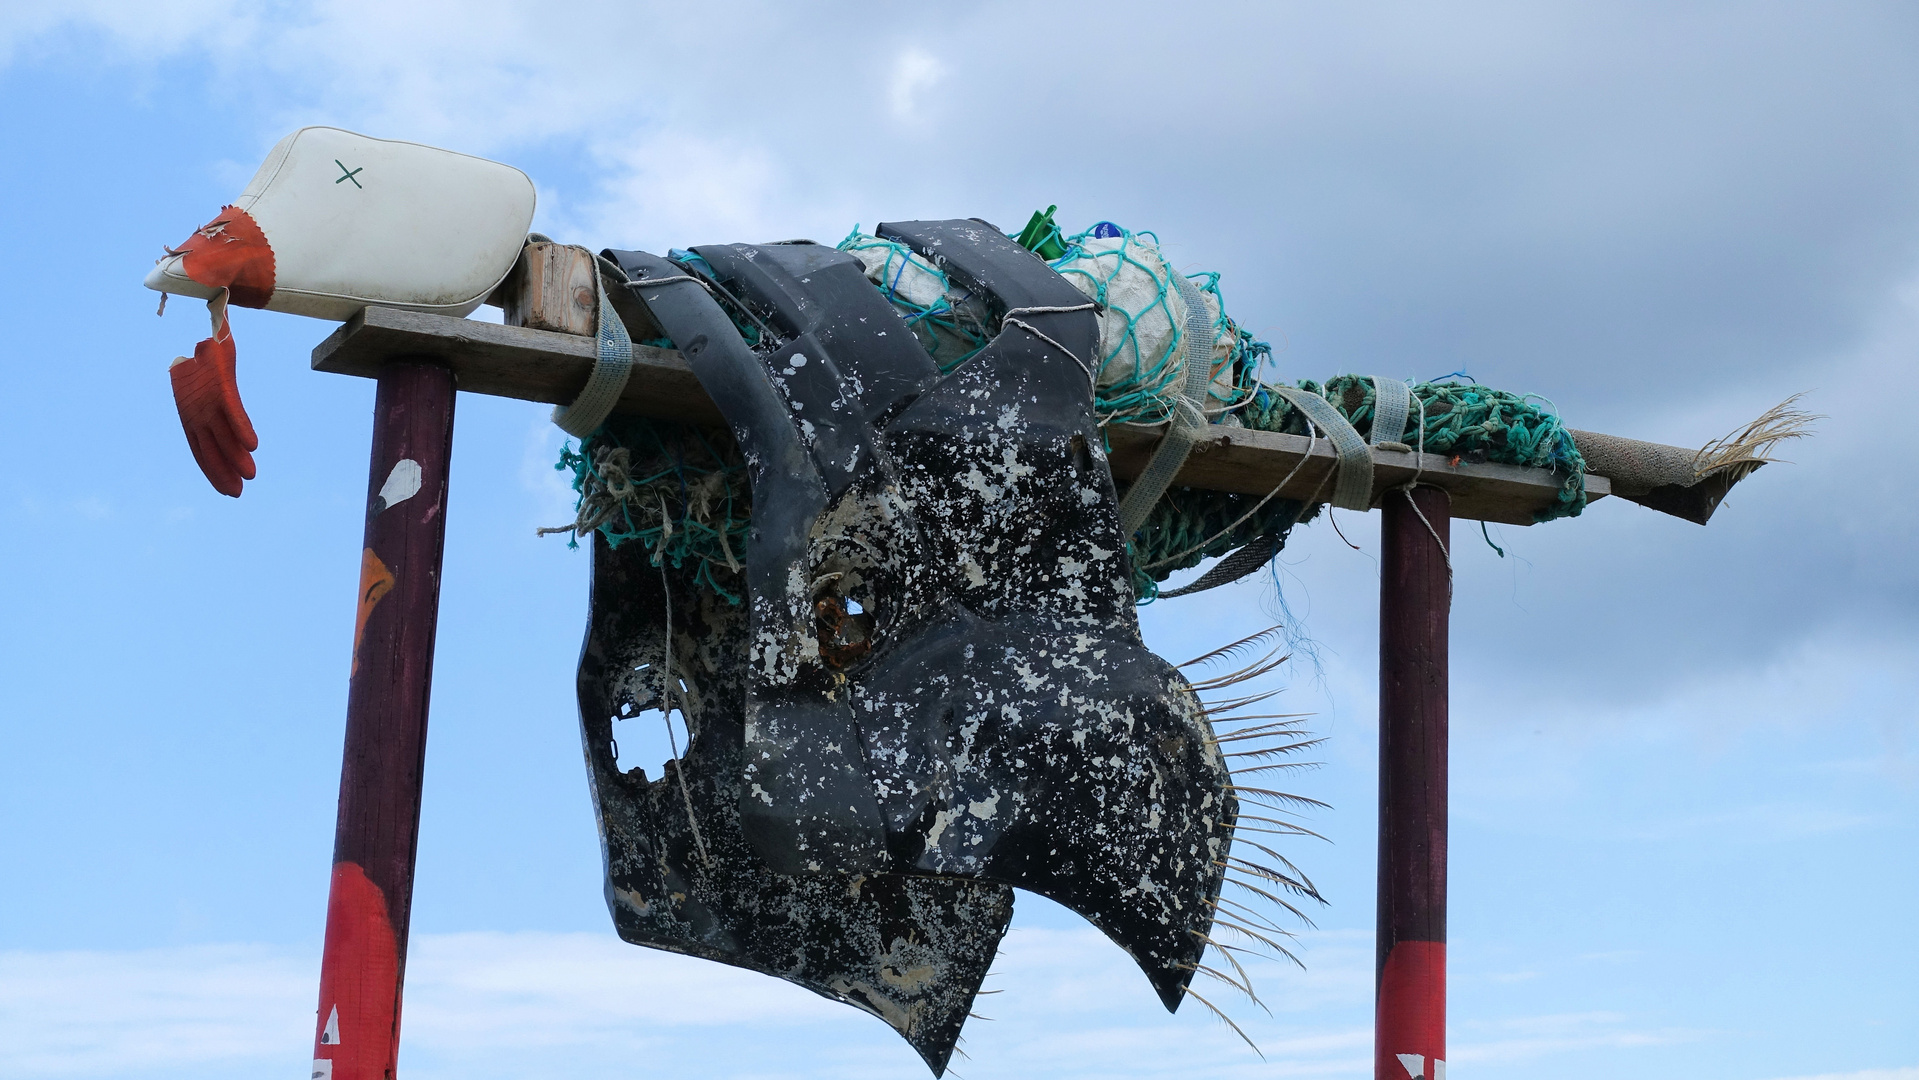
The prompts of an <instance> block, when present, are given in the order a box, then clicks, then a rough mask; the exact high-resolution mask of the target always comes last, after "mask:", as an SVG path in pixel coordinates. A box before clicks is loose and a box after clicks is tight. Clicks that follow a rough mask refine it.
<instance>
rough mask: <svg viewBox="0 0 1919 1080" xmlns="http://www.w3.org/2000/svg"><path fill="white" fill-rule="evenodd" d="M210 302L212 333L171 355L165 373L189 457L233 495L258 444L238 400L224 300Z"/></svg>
mask: <svg viewBox="0 0 1919 1080" xmlns="http://www.w3.org/2000/svg"><path fill="white" fill-rule="evenodd" d="M216 306H217V308H218V313H217V314H216V316H215V320H214V321H215V322H216V323H218V324H219V325H218V328H217V329H216V330H215V331H214V336H212V337H210V338H205V339H203V340H202V341H201V342H200V344H198V345H196V346H194V347H193V355H192V356H182V357H180V358H179V359H177V360H175V361H174V362H173V365H172V366H171V367H169V368H168V369H167V374H168V375H169V376H171V377H172V379H173V404H174V406H175V407H177V408H178V409H179V410H180V427H181V428H182V429H184V430H185V431H186V433H187V446H188V447H189V448H191V449H192V450H193V460H194V461H196V462H199V464H200V471H201V472H203V473H205V474H206V476H207V480H208V481H209V482H211V483H212V484H213V489H214V490H215V491H218V492H219V493H220V494H222V495H230V496H232V497H233V498H236V499H237V498H239V497H240V489H241V487H242V486H243V481H247V480H251V479H253V476H254V468H253V451H255V450H258V449H259V448H260V437H259V436H258V435H256V434H254V431H253V421H252V420H250V419H248V417H247V410H246V407H245V406H243V405H241V404H240V384H239V382H238V381H237V379H236V378H235V373H234V359H235V356H234V349H233V327H232V326H230V325H228V324H227V321H226V311H225V308H226V305H225V303H224V302H216Z"/></svg>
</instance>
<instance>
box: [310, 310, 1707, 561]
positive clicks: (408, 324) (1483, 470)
mask: <svg viewBox="0 0 1919 1080" xmlns="http://www.w3.org/2000/svg"><path fill="white" fill-rule="evenodd" d="M398 357H430V358H433V359H435V360H438V361H441V362H443V363H445V364H446V365H447V366H448V367H449V368H451V369H452V370H453V374H454V377H455V378H456V379H457V380H458V382H459V387H460V389H461V390H464V391H467V392H468V393H474V394H488V395H492V396H494V397H508V398H518V399H520V400H522V401H541V402H546V403H548V404H553V405H561V404H566V403H568V402H571V401H572V400H573V399H574V398H575V397H576V396H578V394H579V392H580V389H581V388H582V387H584V386H585V385H586V379H587V375H588V373H589V372H591V371H592V368H593V359H594V342H593V339H592V338H591V337H585V336H581V335H577V334H564V333H556V332H554V331H550V330H533V329H529V328H527V327H523V326H502V325H500V324H498V323H489V322H479V321H476V320H473V319H455V318H449V317H447V316H444V315H426V314H421V313H419V312H412V311H400V310H397V309H394V308H381V307H370V308H367V309H366V310H364V311H362V312H360V313H359V314H358V315H355V316H354V317H353V318H352V319H350V320H348V321H347V322H346V323H345V324H344V325H342V326H341V327H340V328H339V329H338V330H336V331H334V332H333V334H332V336H330V337H328V338H327V339H326V340H325V341H323V342H321V343H320V345H319V346H318V347H317V348H315V349H314V350H313V368H314V370H316V371H327V372H334V373H336V374H342V375H359V376H362V377H365V378H376V377H378V375H379V372H380V370H381V368H382V366H383V365H384V364H385V363H386V362H387V361H389V360H393V359H395V358H398ZM617 411H620V412H625V413H630V414H637V415H641V416H650V417H655V418H657V419H663V420H684V421H693V422H700V423H714V424H717V423H719V422H720V413H719V409H718V408H716V407H715V406H714V404H713V402H712V400H711V399H710V398H708V397H707V396H706V391H705V390H704V389H702V388H701V386H700V383H699V380H698V379H697V378H695V377H694V375H693V370H692V368H690V367H689V366H688V365H687V363H686V361H685V360H684V359H683V358H682V357H681V356H680V354H679V353H678V352H677V351H675V350H672V349H656V348H651V347H648V346H645V345H635V346H633V374H632V376H631V378H630V379H629V380H628V382H627V384H626V390H625V392H624V393H623V394H621V396H620V404H619V406H618V410H617ZM1159 435H1160V429H1158V428H1151V427H1140V426H1136V425H1130V424H1115V425H1112V426H1110V427H1108V428H1107V439H1108V443H1109V445H1110V447H1111V451H1112V466H1113V474H1114V475H1115V476H1118V477H1119V478H1121V479H1127V480H1130V479H1132V478H1133V477H1134V476H1137V475H1138V474H1139V471H1140V470H1141V469H1142V468H1144V467H1145V464H1146V459H1147V458H1148V457H1149V456H1150V455H1151V453H1152V449H1153V446H1154V445H1155V444H1156V443H1157V442H1158V441H1159ZM1640 445H1652V444H1640ZM1661 449H1671V448H1661ZM1336 463H1337V458H1336V457H1335V456H1334V454H1333V449H1332V446H1331V445H1330V444H1328V443H1327V441H1326V440H1325V439H1319V440H1317V441H1316V442H1315V441H1314V440H1311V439H1307V438H1305V437H1303V436H1299V435H1283V434H1279V433H1276V432H1269V431H1253V430H1249V429H1247V428H1236V427H1227V426H1224V425H1220V424H1214V425H1212V428H1211V430H1210V431H1208V432H1207V434H1206V435H1205V436H1204V437H1203V438H1201V439H1200V441H1199V442H1198V443H1197V445H1196V446H1195V447H1194V451H1193V454H1192V456H1190V457H1189V458H1187V460H1186V465H1185V467H1184V468H1182V469H1181V470H1180V472H1179V476H1178V478H1177V479H1175V480H1174V483H1175V484H1176V485H1179V486H1183V487H1190V488H1200V489H1204V490H1210V491H1234V492H1240V493H1243V494H1252V495H1265V494H1267V493H1268V492H1271V491H1274V489H1275V488H1277V489H1279V490H1278V494H1279V495H1280V496H1281V497H1286V498H1296V499H1309V498H1314V497H1315V496H1317V498H1319V499H1321V500H1324V499H1328V498H1331V496H1332V479H1331V477H1332V473H1333V470H1334V469H1335V468H1336ZM1289 476H1290V477H1291V479H1290V480H1287V478H1288V477H1289ZM1415 477H1417V478H1418V481H1419V483H1421V484H1423V485H1428V486H1432V487H1437V488H1443V489H1444V490H1445V491H1446V492H1447V493H1448V494H1449V495H1450V496H1451V497H1452V508H1453V511H1452V512H1453V516H1454V517H1459V518H1467V519H1474V520H1482V521H1495V522H1502V523H1504V524H1508V525H1530V524H1532V522H1533V515H1534V514H1535V513H1537V512H1538V511H1539V510H1542V509H1544V508H1545V507H1546V506H1548V505H1549V504H1550V503H1551V502H1552V500H1553V498H1554V497H1555V496H1556V495H1557V494H1558V491H1559V483H1560V481H1559V478H1558V477H1556V476H1555V475H1554V474H1553V473H1552V472H1551V471H1550V470H1547V469H1529V468H1523V467H1520V466H1517V465H1499V464H1494V463H1490V462H1488V463H1482V464H1471V463H1467V462H1458V463H1455V462H1453V461H1451V460H1449V459H1448V458H1445V457H1443V456H1441V455H1438V454H1423V455H1422V454H1414V453H1409V452H1396V451H1392V450H1374V451H1373V482H1374V485H1375V488H1376V491H1375V493H1376V494H1377V493H1379V492H1384V491H1386V490H1388V489H1390V488H1394V487H1398V486H1400V485H1403V484H1405V483H1407V482H1408V481H1410V480H1413V479H1414V478H1415ZM1282 482H1284V483H1282ZM1611 491H1612V486H1611V484H1610V482H1609V481H1608V479H1607V478H1606V477H1604V476H1597V475H1591V474H1588V475H1587V477H1586V498H1587V499H1588V500H1589V501H1590V500H1593V499H1598V498H1603V497H1604V496H1606V495H1608V494H1610V493H1611Z"/></svg>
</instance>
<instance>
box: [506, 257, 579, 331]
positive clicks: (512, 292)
mask: <svg viewBox="0 0 1919 1080" xmlns="http://www.w3.org/2000/svg"><path fill="white" fill-rule="evenodd" d="M598 273H599V268H598V266H597V265H596V260H595V259H594V258H593V253H592V252H590V251H588V250H586V249H585V248H583V247H578V246H575V245H573V244H555V243H551V242H542V241H535V242H533V243H530V244H528V245H526V247H524V248H522V249H521V250H520V261H519V262H518V263H516V264H515V265H514V267H513V272H512V273H511V274H508V275H507V279H506V282H505V284H504V285H502V286H501V288H500V291H499V293H498V295H499V297H500V301H501V303H500V309H501V310H502V311H504V312H506V325H508V326H523V327H526V328H527V329H529V330H552V331H555V332H556V333H561V334H580V335H583V336H586V337H591V336H593V335H594V334H596V333H598V332H599V329H600V318H599V312H600V294H599V282H598V281H597V280H596V276H597V275H598Z"/></svg>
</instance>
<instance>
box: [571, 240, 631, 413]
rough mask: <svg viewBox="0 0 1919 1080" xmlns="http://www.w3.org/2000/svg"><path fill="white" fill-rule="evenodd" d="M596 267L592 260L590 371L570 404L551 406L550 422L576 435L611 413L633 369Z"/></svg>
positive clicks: (623, 328)
mask: <svg viewBox="0 0 1919 1080" xmlns="http://www.w3.org/2000/svg"><path fill="white" fill-rule="evenodd" d="M599 270H600V268H599V266H598V264H597V262H596V263H595V265H594V267H593V283H594V285H595V286H597V287H598V288H599V290H600V332H599V336H598V340H597V342H596V344H597V353H598V355H596V356H595V357H594V358H593V373H592V374H591V375H588V376H587V377H586V386H585V388H583V389H582V390H581V391H580V396H579V397H576V398H574V399H573V404H571V405H556V406H554V408H553V422H554V423H555V424H558V425H559V426H560V430H561V431H564V432H566V433H567V434H568V435H571V436H573V437H574V438H576V439H584V438H586V437H587V436H588V435H591V434H593V431H594V429H595V428H598V427H599V426H600V425H601V424H603V423H605V422H606V418H607V417H608V416H610V415H612V413H613V406H614V405H616V404H618V403H619V400H620V393H621V391H623V390H625V389H626V380H627V376H629V375H631V374H632V372H633V339H632V338H630V337H628V336H627V334H626V324H625V323H623V322H621V321H620V316H619V313H617V312H615V311H614V310H613V305H612V304H609V303H607V302H606V282H605V281H603V280H601V278H600V273H599Z"/></svg>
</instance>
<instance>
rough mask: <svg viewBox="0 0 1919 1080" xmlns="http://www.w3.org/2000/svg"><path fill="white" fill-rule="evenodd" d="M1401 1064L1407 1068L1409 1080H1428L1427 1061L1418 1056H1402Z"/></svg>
mask: <svg viewBox="0 0 1919 1080" xmlns="http://www.w3.org/2000/svg"><path fill="white" fill-rule="evenodd" d="M1399 1063H1400V1064H1401V1065H1403V1066H1405V1067H1406V1076H1407V1077H1408V1078H1409V1080H1426V1059H1425V1058H1423V1057H1421V1056H1419V1055H1418V1054H1400V1055H1399Z"/></svg>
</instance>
